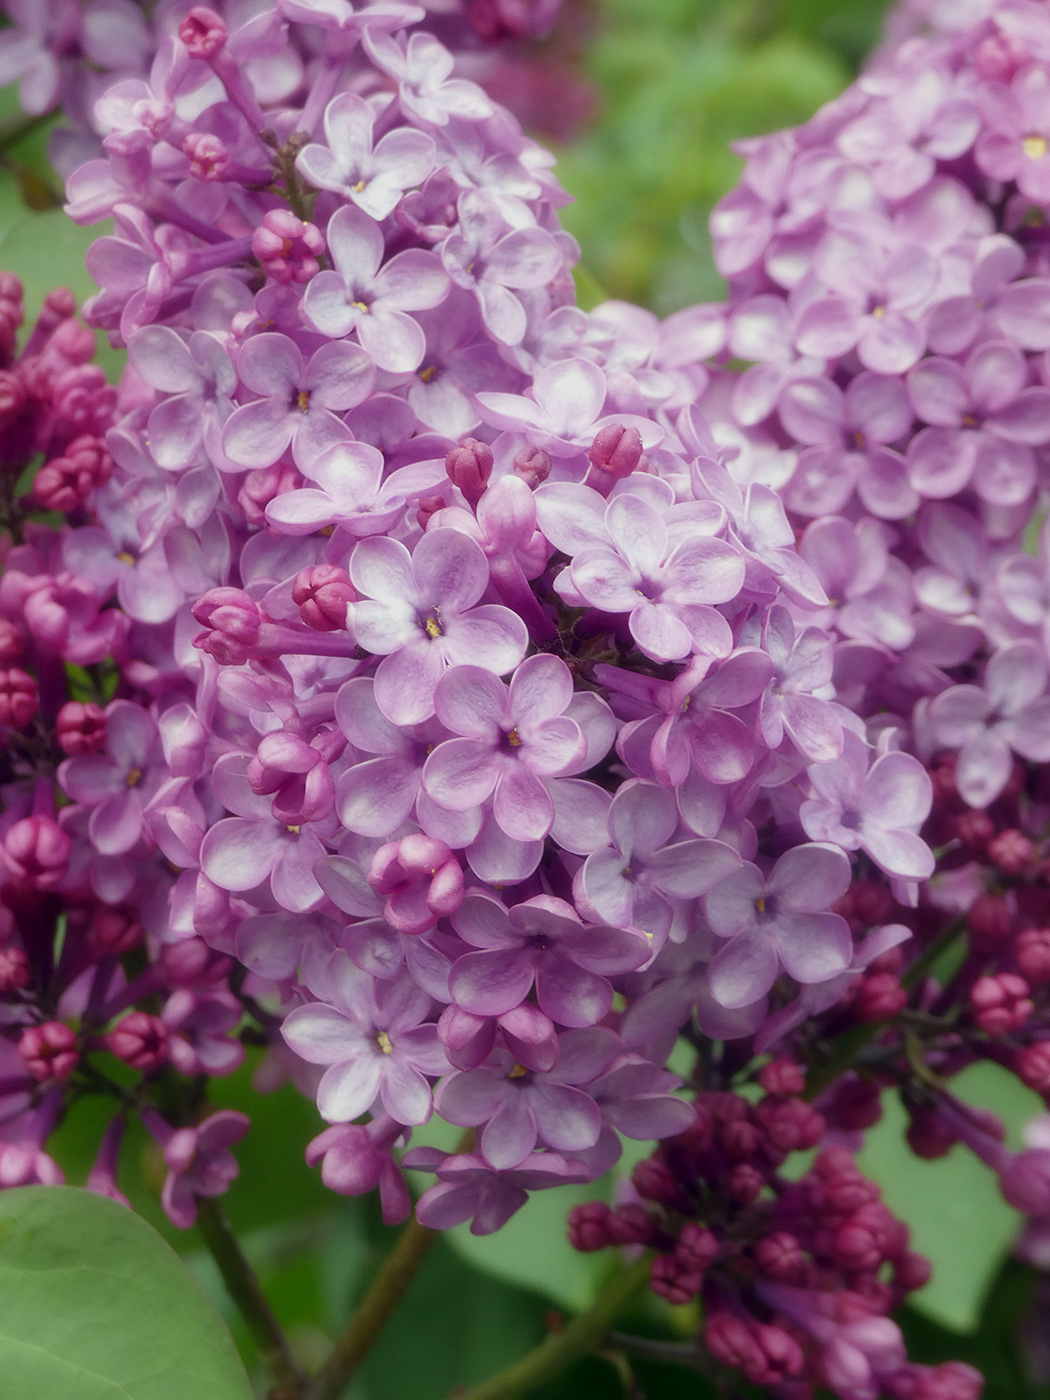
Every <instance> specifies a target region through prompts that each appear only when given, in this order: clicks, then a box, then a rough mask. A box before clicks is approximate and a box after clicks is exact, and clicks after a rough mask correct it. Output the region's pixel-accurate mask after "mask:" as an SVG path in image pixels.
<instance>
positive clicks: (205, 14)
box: [179, 5, 228, 59]
mask: <svg viewBox="0 0 1050 1400" xmlns="http://www.w3.org/2000/svg"><path fill="white" fill-rule="evenodd" d="M227 37H228V31H227V29H226V25H225V23H224V22H223V20H222V18H221V17H220V16H219V15H217V14H216V13H215V11H214V10H209V9H208V8H207V6H205V5H194V7H193V9H192V10H191V11H190V12H189V14H188V15H187V16H186V18H185V19H184V20H183V21H182V23H181V24H180V25H179V38H180V39H181V40H182V42H183V43H184V44H185V45H186V47H187V49H188V50H189V53H190V57H191V58H203V59H209V58H214V56H215V55H216V54H217V53H218V52H219V50H220V49H221V48H223V47H224V46H225V44H226V39H227Z"/></svg>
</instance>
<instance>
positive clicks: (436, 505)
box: [416, 496, 448, 530]
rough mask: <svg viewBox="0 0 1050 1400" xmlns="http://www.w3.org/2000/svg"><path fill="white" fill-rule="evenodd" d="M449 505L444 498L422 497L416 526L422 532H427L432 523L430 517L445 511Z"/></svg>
mask: <svg viewBox="0 0 1050 1400" xmlns="http://www.w3.org/2000/svg"><path fill="white" fill-rule="evenodd" d="M447 505H448V502H447V501H446V500H445V498H444V496H420V498H419V509H418V510H417V511H416V524H417V525H418V526H419V528H420V529H421V530H425V529H426V528H427V526H428V525H429V523H430V517H431V516H432V515H437V513H438V511H439V510H444V509H445V508H446V507H447Z"/></svg>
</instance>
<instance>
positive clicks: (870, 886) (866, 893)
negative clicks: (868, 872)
mask: <svg viewBox="0 0 1050 1400" xmlns="http://www.w3.org/2000/svg"><path fill="white" fill-rule="evenodd" d="M849 897H850V903H851V905H852V918H853V920H854V921H855V923H856V924H857V927H858V928H874V927H875V926H876V925H877V924H884V923H885V922H886V920H887V918H888V917H889V913H890V910H891V909H892V908H893V896H892V895H891V894H890V892H889V890H888V889H887V888H886V886H885V885H878V884H876V883H875V881H874V880H854V882H853V884H852V885H850V887H849Z"/></svg>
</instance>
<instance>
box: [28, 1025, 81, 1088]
mask: <svg viewBox="0 0 1050 1400" xmlns="http://www.w3.org/2000/svg"><path fill="white" fill-rule="evenodd" d="M18 1053H19V1054H20V1055H21V1056H22V1060H23V1062H24V1064H25V1067H26V1069H27V1070H28V1071H29V1073H30V1074H31V1075H32V1076H33V1078H34V1079H38V1080H39V1081H40V1082H41V1084H43V1083H46V1081H47V1080H49V1079H57V1080H59V1081H64V1080H66V1079H68V1078H69V1076H70V1075H71V1074H72V1073H73V1071H74V1070H75V1069H76V1067H77V1061H78V1060H79V1059H80V1052H79V1050H78V1049H77V1037H76V1032H75V1031H73V1030H72V1029H71V1028H70V1027H69V1026H67V1025H65V1024H64V1023H63V1022H62V1021H45V1022H43V1024H42V1025H39V1026H30V1027H29V1029H28V1030H25V1031H23V1032H22V1034H21V1036H20V1037H19V1041H18Z"/></svg>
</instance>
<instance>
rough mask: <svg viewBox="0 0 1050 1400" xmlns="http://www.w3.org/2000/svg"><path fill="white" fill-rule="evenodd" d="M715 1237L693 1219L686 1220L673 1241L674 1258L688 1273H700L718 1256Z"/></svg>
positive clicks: (717, 1244)
mask: <svg viewBox="0 0 1050 1400" xmlns="http://www.w3.org/2000/svg"><path fill="white" fill-rule="evenodd" d="M719 1250H720V1245H719V1243H718V1240H717V1238H716V1237H715V1236H714V1235H713V1234H712V1233H711V1231H710V1230H708V1229H706V1228H705V1227H704V1226H703V1225H698V1224H697V1222H696V1221H695V1220H687V1221H686V1223H685V1224H684V1225H683V1226H682V1228H681V1231H680V1232H679V1235H678V1239H677V1241H676V1242H675V1247H674V1252H675V1258H676V1259H677V1260H678V1261H679V1263H680V1264H681V1266H682V1267H683V1268H684V1269H686V1270H687V1271H688V1272H689V1273H696V1274H702V1273H703V1272H704V1270H705V1269H708V1268H710V1267H711V1265H712V1264H713V1263H714V1262H715V1260H716V1259H717V1258H718V1255H719Z"/></svg>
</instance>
